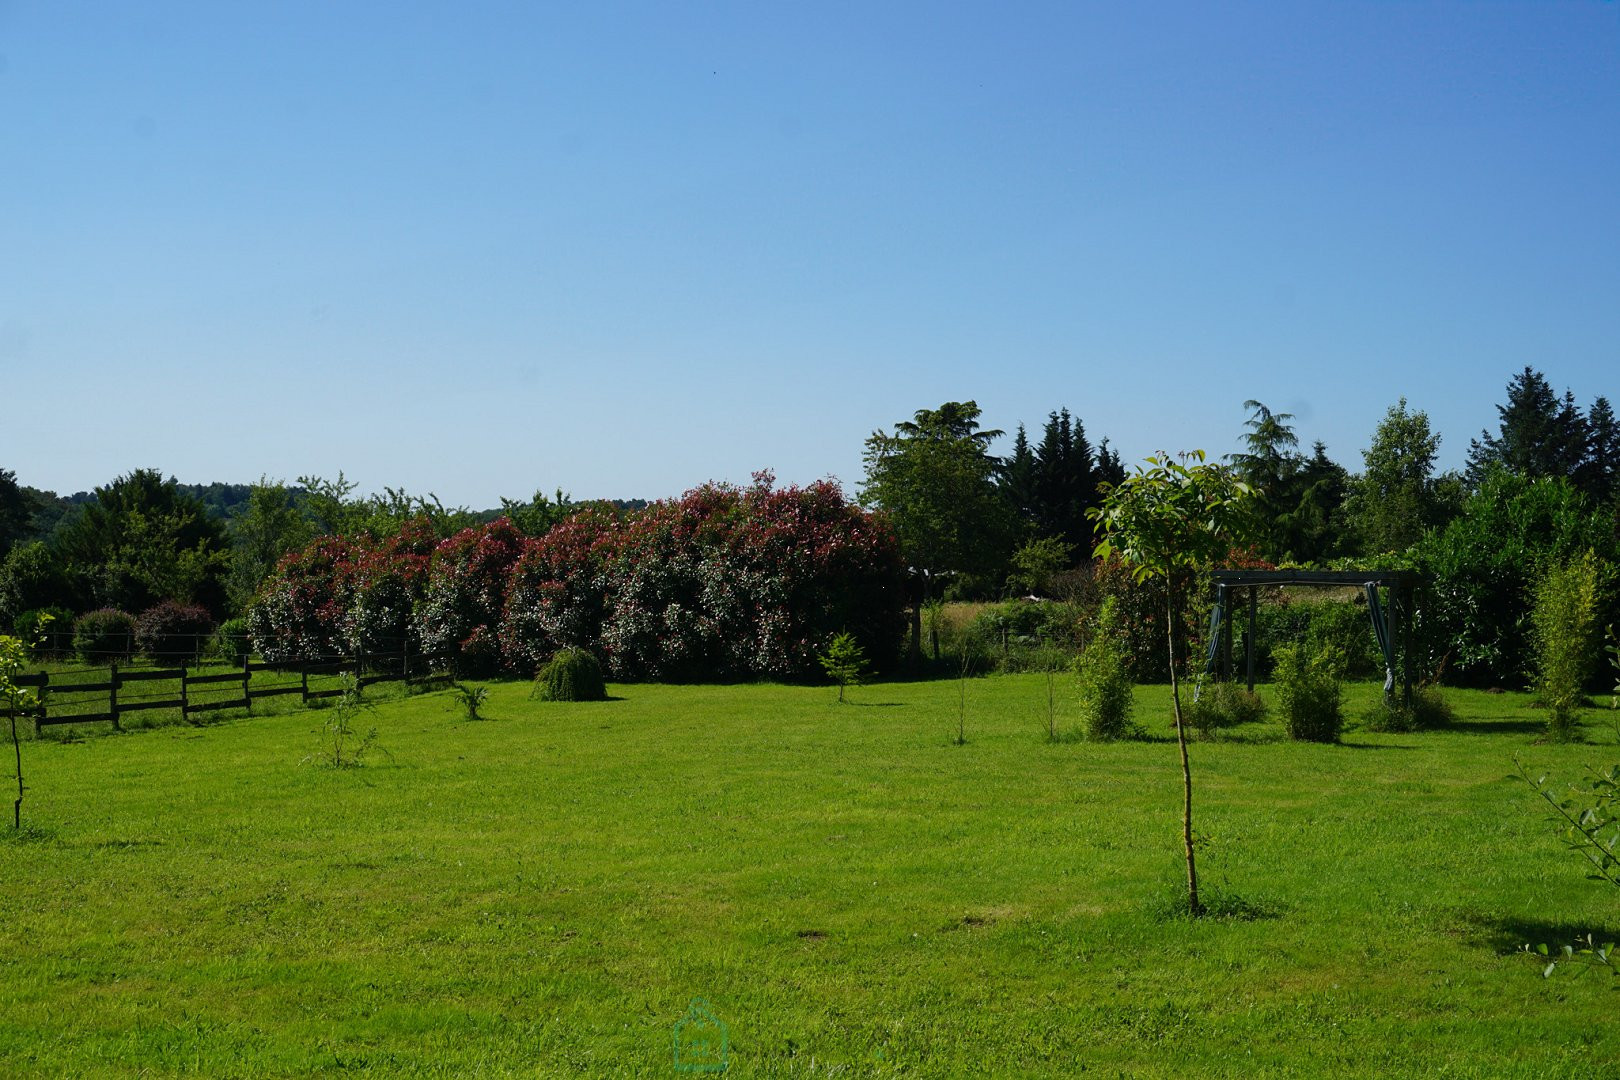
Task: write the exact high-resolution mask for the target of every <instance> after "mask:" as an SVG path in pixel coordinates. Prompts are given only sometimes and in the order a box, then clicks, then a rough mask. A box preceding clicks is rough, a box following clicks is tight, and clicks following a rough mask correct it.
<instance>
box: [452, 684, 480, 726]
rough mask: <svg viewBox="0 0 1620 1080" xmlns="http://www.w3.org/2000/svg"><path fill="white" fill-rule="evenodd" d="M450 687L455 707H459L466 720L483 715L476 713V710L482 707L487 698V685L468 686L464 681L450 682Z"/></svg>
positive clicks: (478, 718) (475, 718) (476, 718)
mask: <svg viewBox="0 0 1620 1080" xmlns="http://www.w3.org/2000/svg"><path fill="white" fill-rule="evenodd" d="M450 689H451V691H452V692H453V693H454V695H455V697H454V700H455V703H456V705H457V707H459V708H460V709H461V710H462V712H463V713H465V714H466V717H467V719H468V720H482V719H483V717H482V716H480V715H479V714H478V710H479V709H481V708H483V707H484V702H486V701H488V700H489V687H487V686H469V685H468V684H466V683H451V684H450Z"/></svg>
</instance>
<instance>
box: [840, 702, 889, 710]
mask: <svg viewBox="0 0 1620 1080" xmlns="http://www.w3.org/2000/svg"><path fill="white" fill-rule="evenodd" d="M834 704H837V702H834ZM844 705H846V706H851V707H853V708H857V709H903V708H905V702H903V701H846V702H844Z"/></svg>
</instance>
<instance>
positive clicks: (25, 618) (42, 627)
mask: <svg viewBox="0 0 1620 1080" xmlns="http://www.w3.org/2000/svg"><path fill="white" fill-rule="evenodd" d="M11 632H12V633H13V634H14V635H16V636H17V637H18V638H20V639H21V640H22V641H23V642H24V643H25V644H27V645H28V646H29V647H30V649H31V651H32V652H33V654H34V656H35V657H47V656H53V657H55V656H67V655H69V654H70V653H71V652H72V647H73V612H71V611H69V610H68V609H67V608H38V609H35V610H33V611H25V612H23V613H22V614H21V615H18V616H17V617H16V618H15V619H13V620H12V623H11Z"/></svg>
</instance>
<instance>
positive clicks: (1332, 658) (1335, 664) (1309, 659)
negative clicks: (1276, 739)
mask: <svg viewBox="0 0 1620 1080" xmlns="http://www.w3.org/2000/svg"><path fill="white" fill-rule="evenodd" d="M1271 659H1272V680H1273V682H1274V683H1275V684H1276V688H1277V704H1278V707H1279V709H1280V710H1281V712H1282V722H1283V729H1284V730H1286V731H1287V732H1288V737H1289V738H1290V739H1299V740H1301V741H1305V742H1338V741H1339V731H1340V729H1341V728H1342V727H1343V726H1344V713H1343V711H1342V709H1341V708H1340V702H1339V691H1340V689H1341V688H1342V684H1343V682H1344V654H1343V653H1340V652H1338V651H1337V650H1336V649H1323V650H1320V651H1309V650H1307V649H1305V648H1303V647H1301V646H1298V645H1279V646H1278V647H1277V648H1275V649H1273V650H1272V652H1271Z"/></svg>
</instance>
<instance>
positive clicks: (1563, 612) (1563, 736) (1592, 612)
mask: <svg viewBox="0 0 1620 1080" xmlns="http://www.w3.org/2000/svg"><path fill="white" fill-rule="evenodd" d="M1598 576H1599V571H1598V560H1597V558H1596V557H1595V556H1594V555H1593V554H1592V552H1590V551H1588V552H1586V553H1585V554H1584V555H1582V556H1581V557H1580V558H1577V559H1572V560H1570V561H1569V562H1568V563H1566V564H1565V565H1563V566H1555V567H1553V568H1552V569H1550V570H1548V571H1547V572H1546V573H1545V574H1543V575H1542V576H1541V579H1540V580H1539V581H1537V582H1536V586H1535V593H1534V600H1535V604H1534V606H1533V607H1532V608H1531V610H1530V623H1531V632H1530V640H1531V643H1532V644H1533V645H1534V646H1535V664H1534V684H1533V685H1534V689H1535V692H1536V699H1537V700H1538V701H1539V702H1540V703H1541V704H1542V705H1545V706H1546V707H1547V736H1548V738H1551V739H1553V740H1555V741H1557V742H1565V741H1567V740H1569V739H1572V738H1574V737H1575V720H1576V717H1577V710H1578V709H1579V708H1580V706H1581V704H1582V703H1583V702H1584V701H1585V694H1584V692H1583V691H1584V690H1585V686H1586V679H1587V676H1589V675H1590V674H1591V672H1592V667H1593V665H1594V663H1595V662H1596V660H1597V652H1598V637H1597V629H1598V621H1597V611H1598V588H1599V582H1598Z"/></svg>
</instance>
